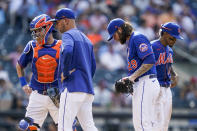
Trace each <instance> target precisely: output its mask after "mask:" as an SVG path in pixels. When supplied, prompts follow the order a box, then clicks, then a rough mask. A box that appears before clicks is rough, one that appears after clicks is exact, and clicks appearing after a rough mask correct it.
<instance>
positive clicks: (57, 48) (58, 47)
mask: <svg viewBox="0 0 197 131" xmlns="http://www.w3.org/2000/svg"><path fill="white" fill-rule="evenodd" d="M61 44H62V41H61V40H58V42H57V44H56V45H55V46H53V47H52V48H53V49H55V50H56V51H57V53H56V59H59V55H60V46H61Z"/></svg>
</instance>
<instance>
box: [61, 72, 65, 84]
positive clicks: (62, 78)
mask: <svg viewBox="0 0 197 131" xmlns="http://www.w3.org/2000/svg"><path fill="white" fill-rule="evenodd" d="M64 79H66V77H64V75H63V73H62V74H61V82H63V81H64Z"/></svg>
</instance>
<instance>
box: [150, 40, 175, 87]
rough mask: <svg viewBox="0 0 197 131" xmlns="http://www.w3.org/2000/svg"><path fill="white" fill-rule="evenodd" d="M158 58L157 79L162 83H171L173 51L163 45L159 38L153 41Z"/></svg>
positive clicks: (156, 57)
mask: <svg viewBox="0 0 197 131" xmlns="http://www.w3.org/2000/svg"><path fill="white" fill-rule="evenodd" d="M151 44H152V48H153V51H154V54H155V59H156V69H157V79H158V80H159V83H160V85H170V83H171V82H170V78H171V76H170V71H171V65H172V63H173V57H172V56H173V51H172V49H171V48H170V47H169V46H166V47H165V46H163V45H162V44H161V42H160V41H159V40H155V41H152V42H151Z"/></svg>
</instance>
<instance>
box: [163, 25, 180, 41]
mask: <svg viewBox="0 0 197 131" xmlns="http://www.w3.org/2000/svg"><path fill="white" fill-rule="evenodd" d="M161 30H162V31H163V32H167V33H168V34H170V35H171V36H173V37H175V38H176V39H181V40H182V39H183V37H182V36H180V33H181V27H180V26H179V25H178V24H176V23H174V22H168V23H165V24H163V25H161Z"/></svg>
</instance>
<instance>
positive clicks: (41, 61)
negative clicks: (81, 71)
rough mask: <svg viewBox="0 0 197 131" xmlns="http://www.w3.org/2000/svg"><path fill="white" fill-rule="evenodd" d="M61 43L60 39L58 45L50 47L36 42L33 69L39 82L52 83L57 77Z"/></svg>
mask: <svg viewBox="0 0 197 131" xmlns="http://www.w3.org/2000/svg"><path fill="white" fill-rule="evenodd" d="M61 43H62V42H61V41H58V42H57V44H56V45H54V46H52V47H48V48H45V47H43V46H39V45H38V44H36V46H35V47H34V48H33V52H34V55H33V64H32V65H33V67H32V71H33V73H34V74H35V79H36V80H37V81H38V82H40V83H52V82H54V81H55V80H56V79H57V68H58V63H59V53H60V46H61Z"/></svg>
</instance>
